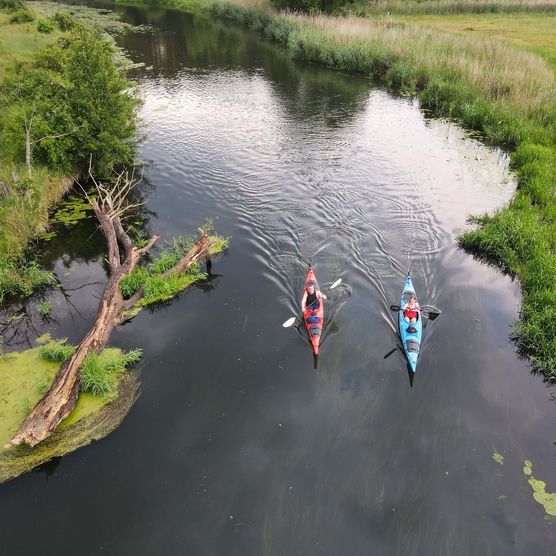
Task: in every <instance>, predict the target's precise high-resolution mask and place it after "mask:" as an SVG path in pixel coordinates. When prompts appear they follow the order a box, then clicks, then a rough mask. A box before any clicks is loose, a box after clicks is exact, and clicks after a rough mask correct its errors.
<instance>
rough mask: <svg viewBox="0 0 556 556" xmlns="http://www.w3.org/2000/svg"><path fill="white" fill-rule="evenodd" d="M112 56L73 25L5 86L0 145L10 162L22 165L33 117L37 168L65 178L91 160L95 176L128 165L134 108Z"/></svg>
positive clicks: (96, 36) (107, 46)
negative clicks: (0, 142)
mask: <svg viewBox="0 0 556 556" xmlns="http://www.w3.org/2000/svg"><path fill="white" fill-rule="evenodd" d="M60 21H62V20H60ZM63 21H65V19H64V20H63ZM113 56H114V46H113V43H112V41H111V40H110V39H107V38H106V37H104V36H103V35H102V33H101V32H100V31H97V30H93V29H89V28H86V27H84V26H82V25H77V26H75V27H74V29H73V30H72V31H71V32H70V33H69V34H68V35H67V37H65V38H64V40H63V41H61V42H59V43H58V44H56V45H54V46H51V47H49V48H47V49H45V50H43V51H41V52H40V53H38V54H37V55H36V56H35V59H34V61H33V63H32V64H26V65H22V66H20V67H19V71H18V72H17V74H16V75H15V76H14V77H11V78H10V79H8V80H6V82H5V83H4V84H3V87H2V92H3V93H4V99H5V101H4V103H5V106H4V108H5V114H6V115H5V117H4V119H3V122H2V125H1V127H0V138H2V136H3V138H4V143H5V144H6V145H10V146H11V152H10V153H9V154H10V155H11V158H12V159H15V160H20V161H21V160H23V156H24V145H25V123H26V121H27V122H28V121H29V115H30V114H31V113H33V114H34V117H33V123H32V128H31V135H32V139H33V141H34V148H33V153H32V155H33V159H34V161H36V162H40V163H42V164H44V165H46V166H49V167H50V168H53V169H56V170H61V171H66V172H67V171H70V170H71V169H72V168H75V167H83V166H84V165H86V164H88V161H89V157H90V156H92V159H93V162H94V166H95V168H94V170H95V172H96V173H97V174H101V175H103V174H108V173H109V171H110V170H111V168H112V167H113V166H115V165H117V164H125V163H130V162H132V160H133V155H134V152H135V143H134V141H133V138H134V135H135V130H136V118H135V110H136V108H137V106H138V104H139V101H138V98H137V96H136V94H135V92H134V89H133V87H132V85H131V83H130V82H129V81H127V80H126V79H125V78H124V75H123V71H122V70H120V69H118V68H117V67H116V65H115V63H114V58H113Z"/></svg>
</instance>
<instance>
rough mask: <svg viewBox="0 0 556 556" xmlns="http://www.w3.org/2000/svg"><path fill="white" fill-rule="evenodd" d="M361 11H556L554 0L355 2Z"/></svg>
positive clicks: (427, 13)
mask: <svg viewBox="0 0 556 556" xmlns="http://www.w3.org/2000/svg"><path fill="white" fill-rule="evenodd" d="M355 10H356V11H357V12H359V13H360V14H386V13H390V14H404V15H433V14H439V15H457V14H486V13H501V14H503V13H541V14H542V13H556V2H555V1H554V0H367V1H363V2H356V4H355Z"/></svg>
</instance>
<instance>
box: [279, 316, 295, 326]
mask: <svg viewBox="0 0 556 556" xmlns="http://www.w3.org/2000/svg"><path fill="white" fill-rule="evenodd" d="M296 319H297V317H291V318H290V319H288V320H287V321H286V322H285V323H284V324H283V325H282V326H283V327H284V328H289V327H290V326H291V325H292V324H293V323H294V322H295V320H296Z"/></svg>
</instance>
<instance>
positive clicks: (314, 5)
mask: <svg viewBox="0 0 556 556" xmlns="http://www.w3.org/2000/svg"><path fill="white" fill-rule="evenodd" d="M271 3H272V5H273V6H274V7H275V8H276V9H278V10H292V11H298V12H306V13H320V12H324V13H335V12H338V11H340V10H341V9H344V8H346V6H350V5H352V4H353V2H352V0H271Z"/></svg>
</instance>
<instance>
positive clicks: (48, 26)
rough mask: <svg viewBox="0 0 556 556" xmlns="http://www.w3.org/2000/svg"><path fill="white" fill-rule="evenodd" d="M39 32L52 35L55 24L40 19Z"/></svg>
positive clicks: (38, 23)
mask: <svg viewBox="0 0 556 556" xmlns="http://www.w3.org/2000/svg"><path fill="white" fill-rule="evenodd" d="M37 31H38V32H39V33H52V31H54V24H53V23H52V21H49V20H48V19H39V21H38V22H37Z"/></svg>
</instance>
